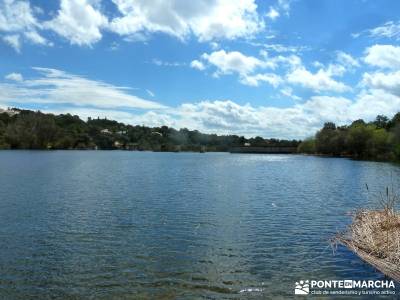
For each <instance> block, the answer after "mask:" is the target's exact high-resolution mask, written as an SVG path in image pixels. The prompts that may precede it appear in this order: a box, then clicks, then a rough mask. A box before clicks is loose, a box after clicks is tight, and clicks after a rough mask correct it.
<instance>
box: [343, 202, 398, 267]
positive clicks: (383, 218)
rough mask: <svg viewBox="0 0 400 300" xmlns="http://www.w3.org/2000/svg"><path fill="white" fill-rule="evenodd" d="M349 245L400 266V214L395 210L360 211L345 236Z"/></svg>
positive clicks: (344, 238)
mask: <svg viewBox="0 0 400 300" xmlns="http://www.w3.org/2000/svg"><path fill="white" fill-rule="evenodd" d="M339 238H340V239H343V240H344V241H345V242H346V244H347V245H349V246H353V250H354V249H360V250H363V251H364V252H366V253H368V254H369V255H371V256H374V257H376V258H380V259H384V260H387V261H388V262H391V263H394V264H399V265H400V214H399V213H396V212H395V211H394V210H387V209H383V210H360V211H358V212H356V213H355V215H354V217H353V223H352V224H351V225H350V226H349V228H348V229H347V231H346V232H345V233H344V234H340V235H339Z"/></svg>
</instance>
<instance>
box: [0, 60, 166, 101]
mask: <svg viewBox="0 0 400 300" xmlns="http://www.w3.org/2000/svg"><path fill="white" fill-rule="evenodd" d="M34 69H35V70H36V71H37V72H38V73H39V76H38V77H36V78H33V79H26V80H24V81H21V82H15V83H12V84H11V83H1V84H0V102H7V103H8V102H13V103H20V104H26V103H41V104H44V103H45V104H63V105H65V104H69V105H73V106H91V107H97V108H109V109H113V108H139V109H160V108H165V106H163V105H161V104H159V103H157V102H153V101H149V100H145V99H142V98H139V97H137V96H134V95H131V94H130V93H129V89H128V88H125V87H118V86H114V85H111V84H108V83H104V82H101V81H95V80H90V79H87V78H85V77H82V76H78V75H73V74H69V73H66V72H64V71H60V70H56V69H48V68H34ZM12 77H13V79H14V80H15V78H16V77H18V75H15V74H14V75H12ZM21 78H22V76H21ZM8 79H10V78H8Z"/></svg>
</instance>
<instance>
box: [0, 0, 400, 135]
mask: <svg viewBox="0 0 400 300" xmlns="http://www.w3.org/2000/svg"><path fill="white" fill-rule="evenodd" d="M399 11H400V2H399V1H395V0H393V1H386V0H381V1H372V0H346V1H345V0H337V1H328V0H326V1H324V0H307V1H305V0H292V1H290V0H270V1H256V0H242V1H230V0H197V1H186V0H170V1H161V0H158V1H155V0H154V1H153V0H54V1H45V0H30V1H28V0H0V55H1V60H0V107H3V108H4V107H8V106H16V107H21V108H29V109H35V110H37V109H39V110H42V111H45V112H52V113H67V112H70V113H72V114H78V115H80V116H81V117H82V118H87V117H88V116H92V117H97V116H100V117H108V118H113V119H117V120H119V121H122V122H125V123H130V124H145V125H149V126H159V125H168V126H173V127H176V128H182V127H187V128H190V129H198V130H201V131H204V132H215V133H219V134H227V133H233V134H240V135H246V136H255V135H261V136H263V137H275V138H304V137H307V136H310V135H312V134H313V133H314V132H315V131H316V130H317V129H318V128H319V127H320V126H321V125H322V124H323V123H324V122H326V121H333V122H336V123H338V124H345V123H348V122H350V121H352V120H355V119H358V118H363V119H366V120H372V119H373V118H374V117H375V116H376V115H377V114H385V115H388V116H390V117H391V116H392V115H393V114H394V113H396V112H397V111H399V110H400V45H399V41H400V17H399V16H398V12H399Z"/></svg>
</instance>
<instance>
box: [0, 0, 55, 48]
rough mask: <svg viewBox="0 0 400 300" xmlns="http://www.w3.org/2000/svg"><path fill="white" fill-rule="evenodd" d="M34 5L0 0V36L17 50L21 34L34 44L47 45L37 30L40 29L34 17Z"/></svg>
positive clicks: (20, 42) (11, 0) (25, 2)
mask: <svg viewBox="0 0 400 300" xmlns="http://www.w3.org/2000/svg"><path fill="white" fill-rule="evenodd" d="M35 11H36V12H38V10H37V8H36V7H31V6H30V4H29V2H28V1H16V0H3V1H0V36H2V39H3V41H5V42H6V43H7V44H8V45H10V46H11V47H13V48H14V49H15V50H16V51H17V52H20V50H21V44H22V41H21V40H22V36H24V37H25V38H26V39H28V40H29V41H30V42H32V43H35V44H41V45H47V41H46V39H45V38H44V37H42V36H41V35H40V34H39V33H38V31H37V30H40V29H41V25H40V23H39V21H38V20H37V19H36V17H35Z"/></svg>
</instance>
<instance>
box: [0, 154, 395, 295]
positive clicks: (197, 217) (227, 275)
mask: <svg viewBox="0 0 400 300" xmlns="http://www.w3.org/2000/svg"><path fill="white" fill-rule="evenodd" d="M399 175H400V168H399V167H398V166H396V165H391V164H386V163H376V162H361V161H352V160H347V159H335V158H319V157H305V156H295V155H247V154H234V155H231V154H210V153H208V154H197V153H139V152H118V151H113V152H107V151H96V152H94V151H82V152H79V151H70V152H69V151H55V152H40V151H38V152H35V151H31V152H25V151H14V152H11V151H3V152H0V183H1V201H0V240H1V242H0V253H1V256H0V298H7V299H27V298H34V297H37V298H39V299H43V298H46V297H47V298H50V297H55V298H75V299H76V298H77V299H80V298H93V299H110V298H113V297H114V298H124V297H125V298H131V299H155V298H158V299H175V298H179V299H193V298H199V297H205V298H210V299H242V298H243V297H246V298H250V299H251V298H254V299H258V298H260V297H274V296H275V297H276V296H282V297H285V296H292V295H293V291H294V284H295V281H298V280H301V279H308V278H316V279H322V280H325V279H326V280H328V279H349V278H350V279H380V278H382V277H381V275H380V274H379V273H376V272H375V271H374V270H373V269H372V268H370V267H368V266H367V265H365V264H364V263H362V262H361V261H360V260H359V259H358V258H357V257H355V256H354V255H353V254H352V253H350V252H349V251H347V250H346V249H344V248H342V247H340V248H339V249H338V251H337V253H336V255H333V254H332V249H331V248H330V246H329V243H328V240H329V238H330V237H331V236H332V235H333V234H334V233H335V232H336V231H337V230H340V229H343V228H344V226H345V225H346V224H347V223H348V222H349V217H348V216H346V212H348V211H350V210H352V209H354V208H357V207H361V206H366V205H369V204H371V201H372V199H369V197H368V196H367V194H366V190H365V184H366V183H367V184H368V185H369V186H370V188H371V189H373V190H376V191H377V190H381V189H383V187H384V186H385V185H387V184H389V183H390V176H392V177H393V178H396V176H399Z"/></svg>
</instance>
